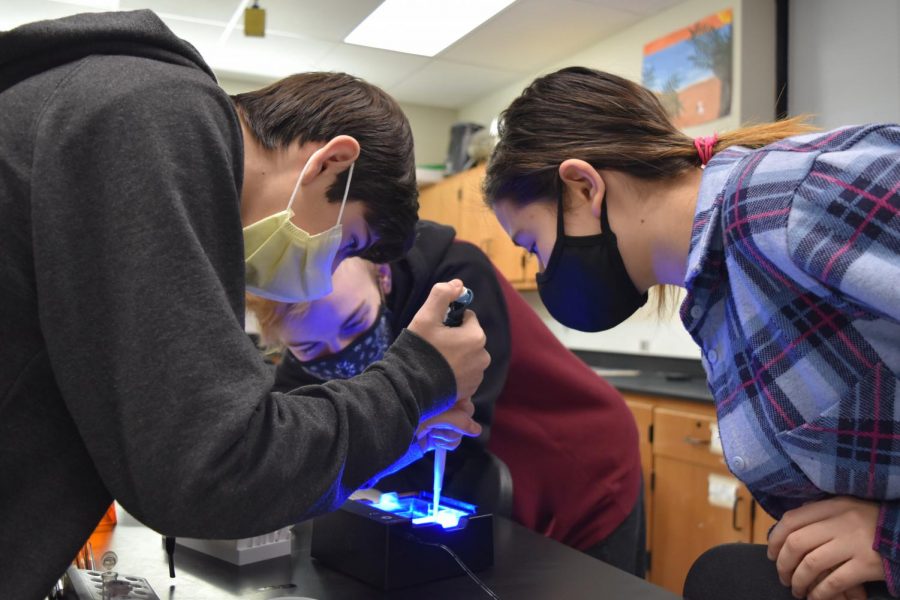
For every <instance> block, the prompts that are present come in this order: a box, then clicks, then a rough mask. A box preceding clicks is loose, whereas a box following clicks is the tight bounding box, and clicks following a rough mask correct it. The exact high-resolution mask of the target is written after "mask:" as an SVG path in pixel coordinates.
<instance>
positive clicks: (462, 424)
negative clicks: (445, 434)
mask: <svg viewBox="0 0 900 600" xmlns="http://www.w3.org/2000/svg"><path fill="white" fill-rule="evenodd" d="M422 425H424V426H425V429H426V431H430V430H432V429H452V430H453V431H457V432H459V433H461V434H463V435H468V436H476V435H481V425H479V424H478V423H476V422H475V421H473V420H472V417H470V416H469V415H467V414H466V413H464V412H463V411H461V410H456V409H453V408H451V409H450V410H447V411H444V412H442V413H441V414H439V415H436V416H434V417H431V418H430V419H428V420H427V421H425V422H424V423H422Z"/></svg>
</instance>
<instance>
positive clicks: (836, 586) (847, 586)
mask: <svg viewBox="0 0 900 600" xmlns="http://www.w3.org/2000/svg"><path fill="white" fill-rule="evenodd" d="M869 577H871V575H869V574H868V573H866V572H865V570H864V569H862V568H861V566H860V564H859V561H856V560H848V561H847V562H845V563H844V564H842V565H841V566H839V567H838V568H837V569H835V570H834V571H832V572H831V573H829V574H828V576H827V577H826V578H825V579H823V580H822V581H821V582H820V583H819V584H818V585H816V586H815V587H814V588H812V589H811V590H810V591H809V594H808V595H807V599H808V600H831V599H832V598H835V597H839V596H840V594H844V595H845V596H849V597H850V598H865V597H866V590H865V588H864V587H863V584H864V583H865V582H866V581H867V580H868V579H869ZM860 589H862V595H861V596H860Z"/></svg>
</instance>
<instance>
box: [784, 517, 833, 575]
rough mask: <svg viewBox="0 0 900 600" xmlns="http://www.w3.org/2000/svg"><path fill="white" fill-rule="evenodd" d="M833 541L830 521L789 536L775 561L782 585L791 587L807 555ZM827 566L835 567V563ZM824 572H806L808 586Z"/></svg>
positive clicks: (815, 559)
mask: <svg viewBox="0 0 900 600" xmlns="http://www.w3.org/2000/svg"><path fill="white" fill-rule="evenodd" d="M833 539H834V533H833V528H832V527H831V526H830V524H829V522H828V521H822V522H818V523H813V524H812V525H809V526H807V527H804V528H802V529H800V530H797V531H795V532H793V533H792V534H791V535H789V536H788V537H787V540H786V541H785V543H784V544H782V546H781V551H780V552H779V553H778V557H777V559H776V560H775V568H776V569H778V579H780V580H781V584H782V585H791V582H792V581H793V577H794V571H795V570H796V569H797V567H798V565H800V563H801V561H802V560H804V558H805V557H806V555H807V554H808V553H810V552H813V551H814V550H816V549H817V548H819V547H821V546H824V545H825V544H827V543H829V542H830V541H831V540H833ZM821 558H824V557H822V556H819V557H817V558H814V559H813V560H814V561H817V560H819V559H821ZM845 559H846V557H845ZM813 564H814V565H815V564H818V563H815V562H814V563H813ZM810 566H811V565H809V564H807V567H806V568H807V570H808V569H809V568H810ZM826 566H827V567H831V566H834V563H832V564H831V565H826ZM823 570H824V569H823V568H820V569H819V570H817V571H816V572H815V573H808V572H805V579H804V580H803V581H804V583H805V584H806V585H807V586H808V585H809V584H811V583H812V582H813V579H814V578H815V576H816V575H818V574H819V573H821V572H822V571H823Z"/></svg>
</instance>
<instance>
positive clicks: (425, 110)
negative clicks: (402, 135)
mask: <svg viewBox="0 0 900 600" xmlns="http://www.w3.org/2000/svg"><path fill="white" fill-rule="evenodd" d="M400 106H401V107H403V112H404V113H406V117H407V118H408V119H409V125H410V127H412V132H413V141H414V143H415V145H416V164H417V165H428V164H444V161H446V160H447V146H448V145H449V144H450V127H451V126H452V125H453V124H454V123H455V122H456V121H457V117H458V112H457V111H456V110H451V109H449V108H435V107H433V106H422V105H420V104H405V103H402V102H401V103H400Z"/></svg>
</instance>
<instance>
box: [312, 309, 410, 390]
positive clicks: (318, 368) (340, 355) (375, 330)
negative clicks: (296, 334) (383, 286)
mask: <svg viewBox="0 0 900 600" xmlns="http://www.w3.org/2000/svg"><path fill="white" fill-rule="evenodd" d="M392 341H393V336H392V335H391V323H390V313H389V311H388V310H387V309H386V308H384V307H383V306H382V308H381V310H379V311H378V316H377V317H376V318H375V322H374V323H372V326H371V327H369V328H368V329H366V330H365V331H364V332H363V333H361V334H360V335H359V337H357V338H356V339H355V340H353V342H352V343H350V344H349V345H348V346H347V347H346V348H344V349H343V350H341V351H340V352H336V353H335V354H329V355H328V356H323V357H322V358H316V359H313V360H310V361H305V362H304V361H299V360H298V361H297V362H298V363H300V366H301V367H303V370H304V371H306V372H307V373H309V374H310V375H312V376H313V377H317V378H319V379H321V380H322V381H331V380H333V379H349V378H351V377H356V376H357V375H359V374H360V373H362V372H363V371H365V370H366V368H367V367H368V366H369V365H371V364H372V363H373V362H376V361H379V360H381V359H382V358H384V354H385V352H387V349H388V348H389V347H390V345H391V342H392Z"/></svg>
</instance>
